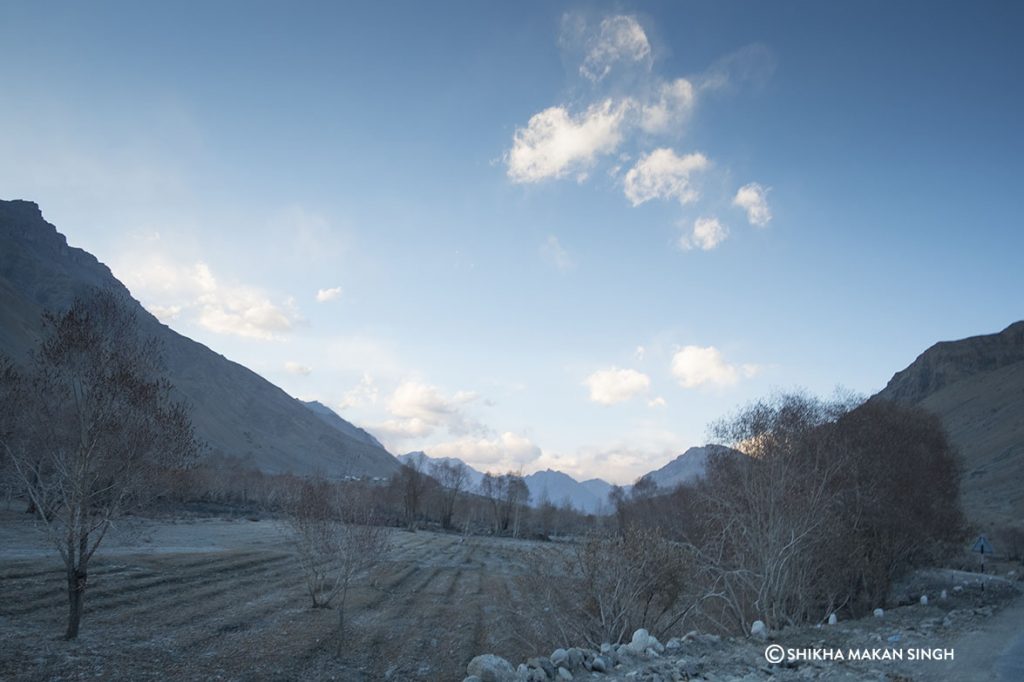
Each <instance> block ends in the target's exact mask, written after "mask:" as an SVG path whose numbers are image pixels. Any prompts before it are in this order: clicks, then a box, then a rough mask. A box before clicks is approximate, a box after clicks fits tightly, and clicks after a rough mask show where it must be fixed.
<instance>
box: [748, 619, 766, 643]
mask: <svg viewBox="0 0 1024 682" xmlns="http://www.w3.org/2000/svg"><path fill="white" fill-rule="evenodd" d="M750 636H751V637H757V638H758V639H767V638H768V628H767V627H766V626H765V624H764V621H763V620H755V621H754V623H753V624H752V625H751V626H750Z"/></svg>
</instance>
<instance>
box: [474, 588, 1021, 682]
mask: <svg viewBox="0 0 1024 682" xmlns="http://www.w3.org/2000/svg"><path fill="white" fill-rule="evenodd" d="M1018 580H1019V578H1018V576H1017V575H1016V573H1011V574H1010V575H1009V576H1008V577H1006V576H1003V577H998V576H992V575H988V576H981V575H979V574H973V573H966V572H962V571H940V570H932V571H922V572H919V573H917V574H915V576H913V578H912V579H911V580H908V581H906V582H904V583H903V584H901V585H898V586H897V587H896V589H895V590H894V593H893V595H892V601H893V603H894V604H896V606H895V608H891V609H888V610H882V611H879V612H876V615H873V616H870V617H867V618H862V619H859V620H853V621H848V622H843V621H838V622H836V623H835V624H832V625H827V624H826V625H821V626H817V627H794V628H787V629H784V630H782V631H779V632H770V631H764V632H762V633H759V635H757V636H755V635H752V636H749V637H734V638H722V637H718V636H715V635H710V634H702V633H698V632H690V633H686V634H684V635H681V636H679V637H675V638H672V639H670V640H668V641H667V642H665V643H664V644H663V643H661V642H659V641H658V640H656V639H655V638H653V637H651V636H650V635H649V634H648V633H647V632H646V631H643V630H640V631H637V632H636V633H635V634H634V636H633V639H632V641H631V642H629V643H627V644H621V645H617V646H616V645H607V644H606V645H603V646H602V647H601V649H600V650H599V651H595V650H588V649H568V650H566V649H556V650H555V651H554V652H552V654H551V655H550V656H546V657H539V658H531V659H528V660H526V661H524V662H522V663H520V664H519V665H518V666H515V667H514V666H513V665H512V664H511V663H509V662H507V661H505V660H504V659H501V658H499V657H497V656H493V655H484V656H480V657H477V658H474V659H473V661H471V662H470V665H469V666H468V667H467V674H468V677H466V678H465V680H464V682H545V681H547V680H572V679H576V680H581V679H584V680H636V681H637V682H641V681H648V682H668V681H670V680H723V681H724V680H743V681H754V680H885V681H889V682H896V681H909V680H943V679H949V680H953V679H956V680H963V679H972V680H973V679H978V680H981V679H993V680H998V679H1005V680H1008V681H1009V680H1020V679H1024V678H1021V677H1015V676H1013V675H1016V671H1017V670H1018V668H1017V667H1016V666H1017V665H1019V664H1020V663H1024V660H1022V661H1016V658H1015V657H1016V656H1018V655H1020V654H1024V648H1022V643H1024V600H1022V599H1021V597H1020V594H1021V590H1020V586H1019V585H1020V584H1019V582H1018ZM922 597H924V599H922ZM769 648H772V651H768V650H769ZM1016 648H1022V651H1020V652H1017V651H1015V649H1016ZM1004 649H1005V650H1007V651H1008V654H1007V655H1006V656H1004V657H1003V659H1000V658H999V654H1000V652H1002V651H1003V650H1004ZM837 651H838V652H842V656H843V658H844V659H845V660H828V659H829V657H830V656H831V657H832V659H835V658H838V656H837V654H836V653H834V652H837ZM777 652H779V653H778V655H779V656H780V657H781V659H782V660H781V661H770V660H768V659H769V657H773V656H774V655H775V654H776V653H777ZM815 652H818V653H815ZM827 652H833V653H831V654H830V653H827ZM851 652H856V653H855V655H857V656H860V657H861V659H862V660H850V659H851V658H852V656H851ZM1007 656H1009V657H1011V658H1007ZM816 657H820V658H821V659H823V660H814V659H815V658H816ZM900 657H902V660H900ZM958 657H959V659H960V662H959V663H958V660H957V659H958ZM986 657H987V659H986ZM922 658H926V659H929V660H921V659H922ZM863 659H873V660H863ZM977 661H980V663H976V662H977ZM965 662H966V663H967V664H968V666H974V668H975V669H974V671H973V672H976V673H978V674H977V675H972V674H971V673H969V672H967V673H965V671H964V668H965V666H964V665H963V663H965ZM979 666H984V670H980V669H978V667H979ZM1000 675H1002V677H1000Z"/></svg>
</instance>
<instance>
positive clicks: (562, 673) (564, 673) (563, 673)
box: [558, 667, 572, 680]
mask: <svg viewBox="0 0 1024 682" xmlns="http://www.w3.org/2000/svg"><path fill="white" fill-rule="evenodd" d="M558 676H559V677H560V678H561V679H563V680H571V679H572V673H571V672H569V671H568V670H567V669H566V668H562V667H559V668H558Z"/></svg>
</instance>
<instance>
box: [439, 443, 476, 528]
mask: <svg viewBox="0 0 1024 682" xmlns="http://www.w3.org/2000/svg"><path fill="white" fill-rule="evenodd" d="M430 475H431V476H432V477H433V478H434V480H435V481H437V482H438V483H439V484H440V486H441V491H440V496H439V498H440V502H441V527H442V528H444V529H445V530H448V529H449V528H451V527H452V516H453V515H454V514H455V503H456V501H458V499H459V493H460V492H462V490H463V488H465V486H466V483H467V482H468V481H469V473H468V472H467V470H466V465H465V464H463V463H462V462H459V461H451V460H442V461H438V462H432V463H431V465H430Z"/></svg>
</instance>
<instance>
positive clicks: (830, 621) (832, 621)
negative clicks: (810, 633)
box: [828, 613, 839, 625]
mask: <svg viewBox="0 0 1024 682" xmlns="http://www.w3.org/2000/svg"><path fill="white" fill-rule="evenodd" d="M838 622H839V619H838V618H836V614H834V613H830V614H828V624H829V625H835V624H836V623H838Z"/></svg>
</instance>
